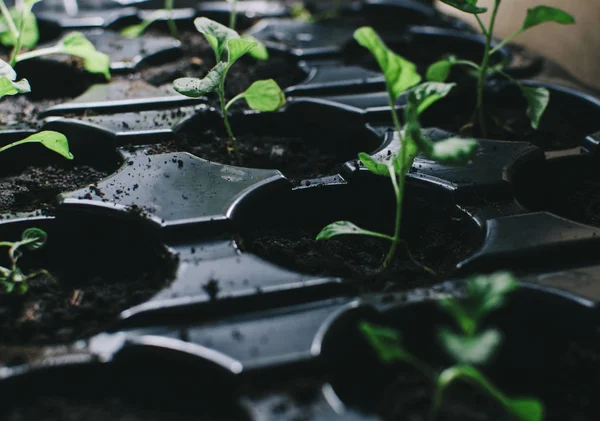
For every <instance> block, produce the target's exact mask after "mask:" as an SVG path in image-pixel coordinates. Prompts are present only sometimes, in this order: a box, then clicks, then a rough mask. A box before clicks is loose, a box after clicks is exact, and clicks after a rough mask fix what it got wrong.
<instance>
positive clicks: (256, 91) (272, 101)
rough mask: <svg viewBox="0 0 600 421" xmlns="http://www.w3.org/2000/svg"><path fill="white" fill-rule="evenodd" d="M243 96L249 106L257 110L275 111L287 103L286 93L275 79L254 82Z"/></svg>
mask: <svg viewBox="0 0 600 421" xmlns="http://www.w3.org/2000/svg"><path fill="white" fill-rule="evenodd" d="M242 96H243V97H244V99H246V102H247V103H248V106H249V107H250V108H252V109H253V110H256V111H266V112H273V111H277V110H279V109H280V108H281V107H283V105H284V104H285V94H284V93H283V91H282V90H281V88H280V87H279V85H278V84H277V82H275V81H274V80H273V79H268V80H258V81H256V82H254V83H253V84H252V85H250V87H249V88H248V89H246V91H245V92H244V93H243V94H242Z"/></svg>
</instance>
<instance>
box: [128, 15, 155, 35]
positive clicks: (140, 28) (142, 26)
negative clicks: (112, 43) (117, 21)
mask: <svg viewBox="0 0 600 421" xmlns="http://www.w3.org/2000/svg"><path fill="white" fill-rule="evenodd" d="M155 21H156V19H147V20H144V21H142V22H140V23H138V24H136V25H131V26H127V27H126V28H123V29H122V30H121V35H122V36H124V37H125V38H138V37H139V36H141V35H142V34H143V33H144V32H145V31H146V29H148V27H149V26H150V25H152V24H153V23H154V22H155Z"/></svg>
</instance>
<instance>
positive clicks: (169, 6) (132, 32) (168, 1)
mask: <svg viewBox="0 0 600 421" xmlns="http://www.w3.org/2000/svg"><path fill="white" fill-rule="evenodd" d="M174 3H175V0H165V8H164V9H162V10H157V11H155V12H154V13H152V15H151V16H150V17H149V18H148V19H144V20H143V21H142V22H140V23H138V24H136V25H131V26H128V27H126V28H124V29H122V30H121V35H123V36H124V37H127V38H137V37H139V36H141V35H142V34H143V33H144V32H146V29H148V27H149V26H150V25H152V24H153V23H154V22H156V21H157V20H159V19H164V18H167V25H169V31H170V32H171V36H172V37H173V38H177V39H179V31H178V30H177V24H176V23H175V20H173V7H174Z"/></svg>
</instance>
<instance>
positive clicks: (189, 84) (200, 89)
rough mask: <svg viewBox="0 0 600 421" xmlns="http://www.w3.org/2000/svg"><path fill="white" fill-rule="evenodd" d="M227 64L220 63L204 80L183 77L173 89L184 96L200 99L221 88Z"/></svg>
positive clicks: (175, 82) (176, 82)
mask: <svg viewBox="0 0 600 421" xmlns="http://www.w3.org/2000/svg"><path fill="white" fill-rule="evenodd" d="M225 67H226V64H225V63H223V62H219V64H217V65H216V66H215V67H213V69H212V70H211V71H210V72H208V74H207V75H206V76H205V77H204V79H198V78H193V77H182V78H179V79H176V80H175V81H174V82H173V89H175V90H176V91H177V92H179V93H180V94H182V95H185V96H189V97H192V98H199V97H201V96H203V95H206V94H208V93H210V92H212V91H214V90H216V89H217V88H218V87H219V83H220V82H221V78H222V77H223V73H224V72H225Z"/></svg>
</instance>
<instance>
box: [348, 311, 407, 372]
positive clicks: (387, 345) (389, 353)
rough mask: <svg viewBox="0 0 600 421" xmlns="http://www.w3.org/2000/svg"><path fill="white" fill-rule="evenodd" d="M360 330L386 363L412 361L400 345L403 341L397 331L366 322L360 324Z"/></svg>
mask: <svg viewBox="0 0 600 421" xmlns="http://www.w3.org/2000/svg"><path fill="white" fill-rule="evenodd" d="M358 328H359V330H360V332H361V333H362V334H363V335H364V336H365V338H366V339H367V342H368V343H369V344H370V345H371V346H372V347H373V348H374V349H375V351H376V352H377V355H378V356H379V359H380V360H381V361H383V362H384V363H390V362H393V361H406V360H409V359H410V354H409V353H408V352H407V351H406V349H404V347H403V346H402V344H401V343H400V341H401V339H402V338H401V336H400V333H399V332H397V331H396V330H394V329H389V328H386V327H382V326H377V325H374V324H371V323H368V322H365V321H363V322H360V323H359V325H358Z"/></svg>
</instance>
